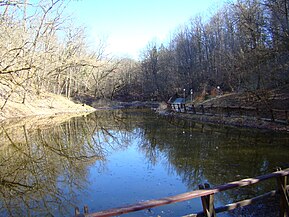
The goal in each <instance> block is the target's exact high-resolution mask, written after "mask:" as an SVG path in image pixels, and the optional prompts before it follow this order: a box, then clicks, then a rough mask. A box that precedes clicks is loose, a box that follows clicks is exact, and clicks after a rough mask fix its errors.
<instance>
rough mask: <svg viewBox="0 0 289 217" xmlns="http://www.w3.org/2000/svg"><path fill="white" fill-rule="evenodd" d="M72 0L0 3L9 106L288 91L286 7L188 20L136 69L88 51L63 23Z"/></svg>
mask: <svg viewBox="0 0 289 217" xmlns="http://www.w3.org/2000/svg"><path fill="white" fill-rule="evenodd" d="M67 4H69V0H67V1H60V0H46V1H44V0H43V1H39V2H38V3H37V4H36V5H35V4H34V3H33V4H32V3H29V1H28V0H15V1H7V0H2V1H0V89H1V97H2V98H4V99H5V102H4V103H2V104H1V105H0V106H1V108H3V107H4V106H5V104H6V102H7V101H8V100H9V99H10V98H11V96H13V99H14V100H15V99H17V100H18V102H19V103H25V100H26V98H27V96H28V95H29V94H27V93H29V92H34V93H36V94H39V95H40V94H41V93H42V91H50V92H53V93H56V94H62V95H65V96H66V97H68V98H70V97H75V96H90V97H93V98H94V99H100V98H110V99H122V100H124V99H127V100H136V99H137V100H147V99H152V98H154V99H158V100H159V99H168V97H169V96H171V95H173V94H174V93H176V92H183V89H185V90H186V94H188V93H189V91H191V90H192V91H193V92H194V93H196V92H199V93H201V92H206V91H207V90H208V89H209V88H211V87H216V86H220V87H221V88H222V89H223V90H225V91H243V90H251V91H254V90H257V89H264V88H272V87H278V86H281V85H283V84H287V83H288V77H289V76H288V71H289V70H288V54H289V21H288V19H289V18H288V17H289V12H288V8H289V4H288V2H287V1H286V0H237V1H234V2H233V3H230V4H227V5H225V6H224V7H223V8H222V9H220V10H219V11H217V12H215V13H214V14H213V15H212V16H211V17H210V18H209V19H206V20H205V19H204V18H203V17H201V16H197V17H194V18H192V19H191V20H190V21H189V23H188V24H186V25H184V26H183V27H181V28H179V29H178V30H176V31H175V33H174V34H173V35H172V36H171V39H170V41H169V43H166V44H161V45H158V44H157V43H155V42H152V43H149V44H148V46H147V47H146V48H145V49H144V51H143V53H142V56H141V57H140V61H135V60H132V59H129V58H123V59H115V58H109V57H108V56H107V55H105V45H104V44H103V43H100V44H99V46H98V48H97V49H95V50H94V51H90V50H91V49H90V48H89V46H88V44H87V42H86V36H85V29H83V28H81V27H74V26H73V25H71V24H70V22H69V17H65V15H64V13H63V12H64V10H65V7H66V5H67Z"/></svg>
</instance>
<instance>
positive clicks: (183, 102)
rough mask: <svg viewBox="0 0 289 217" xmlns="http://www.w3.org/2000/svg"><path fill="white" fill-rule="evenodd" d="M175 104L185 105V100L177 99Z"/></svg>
mask: <svg viewBox="0 0 289 217" xmlns="http://www.w3.org/2000/svg"><path fill="white" fill-rule="evenodd" d="M173 104H185V99H184V98H176V99H175V101H174V102H173Z"/></svg>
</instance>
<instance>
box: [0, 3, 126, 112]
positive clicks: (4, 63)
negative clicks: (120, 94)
mask: <svg viewBox="0 0 289 217" xmlns="http://www.w3.org/2000/svg"><path fill="white" fill-rule="evenodd" d="M67 4H69V1H68V0H67V1H61V0H46V1H45V0H43V1H39V2H37V3H29V1H28V0H15V1H7V0H3V1H0V89H1V97H2V98H4V99H5V102H4V103H3V104H2V105H1V109H3V108H4V106H5V104H6V103H7V101H8V100H10V99H11V98H13V100H15V99H16V101H18V102H19V103H25V100H26V97H27V93H29V92H33V93H34V94H38V95H40V94H41V93H42V92H43V91H50V92H53V93H56V94H63V95H65V96H66V97H68V98H70V97H73V96H75V95H85V94H88V95H91V96H94V97H96V98H102V97H106V98H108V97H110V98H112V97H113V96H114V94H115V92H117V91H118V90H119V89H121V88H122V87H123V84H124V78H123V76H122V75H121V73H120V70H119V68H120V67H119V66H120V65H121V60H117V59H112V58H108V56H106V55H105V45H104V43H102V42H100V43H99V45H98V48H96V49H95V50H94V51H90V50H91V49H89V47H88V44H87V42H86V36H85V30H84V28H82V27H80V28H77V27H74V26H73V25H72V24H71V23H70V18H69V17H67V16H65V13H64V10H65V8H66V6H67ZM11 96H13V97H11Z"/></svg>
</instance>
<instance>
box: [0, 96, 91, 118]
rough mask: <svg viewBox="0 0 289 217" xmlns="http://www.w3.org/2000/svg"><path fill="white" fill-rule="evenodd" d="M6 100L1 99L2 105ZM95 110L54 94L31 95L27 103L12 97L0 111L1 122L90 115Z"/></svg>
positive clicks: (27, 98)
mask: <svg viewBox="0 0 289 217" xmlns="http://www.w3.org/2000/svg"><path fill="white" fill-rule="evenodd" d="M4 103H5V99H4V98H3V97H0V105H1V107H2V105H4ZM94 110H95V109H94V108H92V107H90V106H87V105H84V104H76V103H74V102H72V101H70V100H68V99H67V98H65V97H63V96H59V95H55V94H52V93H42V94H40V95H29V96H27V97H26V100H25V103H23V102H22V99H20V98H19V97H18V96H11V97H10V98H9V101H8V102H7V103H6V104H5V106H4V108H3V109H2V110H1V111H0V120H5V119H9V118H19V117H30V116H54V115H57V114H62V113H89V112H93V111H94Z"/></svg>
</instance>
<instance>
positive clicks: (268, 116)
mask: <svg viewBox="0 0 289 217" xmlns="http://www.w3.org/2000/svg"><path fill="white" fill-rule="evenodd" d="M171 109H172V111H175V112H185V113H192V114H203V115H222V116H227V117H255V118H257V119H263V120H268V121H274V122H281V123H286V124H289V110H281V109H260V108H258V107H242V106H225V107H221V106H214V105H211V106H203V105H200V106H194V105H189V106H187V105H185V104H181V105H180V104H175V105H174V104H172V105H171Z"/></svg>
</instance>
